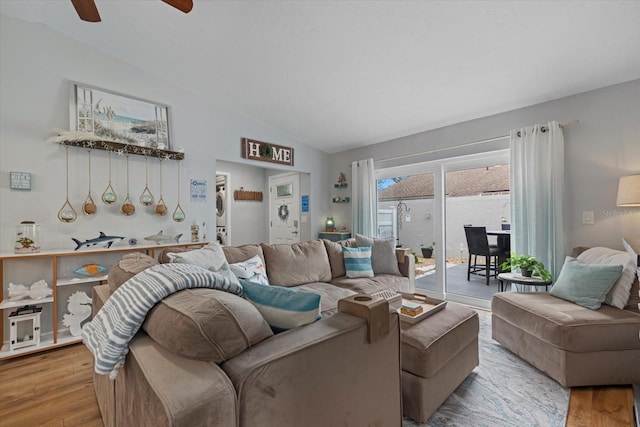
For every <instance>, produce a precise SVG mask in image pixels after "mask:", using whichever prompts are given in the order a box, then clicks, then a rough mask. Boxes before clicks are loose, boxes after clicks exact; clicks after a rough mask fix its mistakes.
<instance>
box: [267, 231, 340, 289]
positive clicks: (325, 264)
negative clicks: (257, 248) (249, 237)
mask: <svg viewBox="0 0 640 427" xmlns="http://www.w3.org/2000/svg"><path fill="white" fill-rule="evenodd" d="M262 252H263V253H264V260H265V264H266V266H267V276H269V283H271V284H272V285H279V286H297V285H303V284H305V283H311V282H328V281H330V280H331V265H330V264H329V257H328V256H327V250H326V249H325V247H324V243H322V240H312V241H309V242H301V243H291V244H289V243H287V244H275V245H267V244H263V245H262Z"/></svg>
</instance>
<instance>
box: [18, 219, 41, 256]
mask: <svg viewBox="0 0 640 427" xmlns="http://www.w3.org/2000/svg"><path fill="white" fill-rule="evenodd" d="M41 242H42V240H41V225H40V224H36V223H34V222H33V221H22V222H21V223H20V224H18V225H16V235H15V243H14V248H15V253H17V254H29V253H34V252H40V245H41Z"/></svg>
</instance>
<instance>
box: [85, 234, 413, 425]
mask: <svg viewBox="0 0 640 427" xmlns="http://www.w3.org/2000/svg"><path fill="white" fill-rule="evenodd" d="M342 244H343V245H347V246H351V247H354V246H356V242H355V240H354V239H351V240H349V241H345V242H342ZM223 249H224V255H225V257H226V259H227V260H228V262H229V263H232V264H233V263H238V262H242V261H246V260H248V259H250V258H252V257H255V256H258V257H259V258H260V259H261V260H263V261H264V265H265V267H266V272H267V275H268V279H269V282H271V283H272V284H278V285H280V286H283V287H290V288H295V289H297V290H309V291H313V292H315V293H317V294H319V295H320V296H321V298H320V304H321V309H320V311H321V314H322V318H321V319H320V320H317V321H315V322H313V323H310V324H307V325H304V326H301V327H297V328H295V329H291V330H288V331H286V332H282V333H278V334H274V333H273V332H272V329H271V328H270V327H269V325H268V324H267V323H266V322H265V320H264V318H263V316H262V315H261V314H260V313H259V312H258V311H257V310H256V308H255V307H254V306H253V305H252V304H251V303H249V302H248V301H246V300H245V299H243V298H240V297H238V296H236V295H232V294H229V293H225V292H221V291H217V290H211V289H187V290H184V291H181V292H177V293H175V294H173V295H171V296H169V297H166V298H164V299H163V300H162V301H161V303H159V304H157V305H156V306H155V307H154V308H153V309H152V310H151V311H150V312H149V314H148V315H147V317H146V320H145V323H144V325H143V328H142V329H141V330H140V331H139V332H138V333H137V335H136V336H135V338H134V339H133V340H132V341H131V342H130V345H129V353H128V355H127V359H126V363H125V364H124V366H123V367H122V369H121V370H120V372H119V375H118V376H117V377H116V379H115V380H110V379H109V378H108V377H107V376H105V375H97V374H96V375H95V376H94V385H95V390H96V396H97V400H98V403H99V407H100V411H101V413H102V417H103V421H104V424H105V425H106V426H133V425H135V426H146V425H149V426H151V425H153V426H189V427H196V426H234V427H235V426H247V427H253V426H318V427H320V426H323V427H324V426H338V425H350V426H367V425H377V426H396V425H400V424H401V418H402V402H401V384H400V377H401V366H400V363H401V361H400V322H399V319H398V315H397V313H396V312H395V311H394V310H391V309H389V310H388V332H387V333H386V334H384V335H383V336H382V337H380V338H379V339H377V340H376V341H375V342H369V341H370V340H369V339H368V324H367V321H366V320H365V319H362V318H359V317H356V316H353V315H351V314H346V313H343V312H340V310H338V308H337V307H338V301H339V300H341V299H343V298H345V297H349V296H352V295H354V294H356V293H367V294H371V293H374V292H377V291H380V290H384V289H389V288H391V289H395V290H399V291H404V292H412V291H413V279H412V276H413V272H414V258H413V256H412V255H410V254H405V253H404V252H401V253H400V255H399V256H398V257H397V258H396V257H395V254H392V257H393V262H395V263H396V265H397V271H398V272H399V273H400V274H376V275H375V277H366V278H354V279H349V278H346V277H345V264H344V258H343V255H342V246H341V244H340V243H336V242H330V241H328V240H314V241H310V242H304V243H296V244H286V245H266V244H261V245H259V244H255V245H244V246H238V247H224V248H223ZM176 251H179V249H175V250H174V252H176ZM169 252H171V251H169ZM168 256H169V255H168V253H167V251H165V252H164V253H163V254H162V255H161V256H160V258H161V259H160V261H167V258H168ZM155 263H156V261H155V260H153V259H151V258H149V257H146V256H144V255H142V254H129V255H126V256H125V257H123V259H122V260H120V262H119V263H117V264H116V265H115V266H114V267H113V268H112V269H111V271H110V273H109V283H108V284H106V285H102V286H98V287H96V288H94V295H93V299H94V306H93V307H94V312H96V311H97V310H99V309H100V308H101V307H102V306H103V305H104V304H105V302H106V301H107V300H108V298H109V296H110V295H111V293H112V292H114V291H115V289H117V287H118V286H120V285H121V284H122V283H123V282H125V281H126V280H127V279H129V278H131V277H133V276H134V275H135V274H137V273H138V272H140V271H143V270H145V269H146V268H148V267H149V266H150V265H152V264H155Z"/></svg>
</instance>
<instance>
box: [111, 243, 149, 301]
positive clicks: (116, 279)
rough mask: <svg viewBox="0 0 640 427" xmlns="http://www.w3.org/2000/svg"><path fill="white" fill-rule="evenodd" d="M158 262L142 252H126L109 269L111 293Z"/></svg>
mask: <svg viewBox="0 0 640 427" xmlns="http://www.w3.org/2000/svg"><path fill="white" fill-rule="evenodd" d="M157 264H158V261H156V260H155V259H153V258H151V257H150V256H149V255H145V254H141V253H140V252H136V253H132V254H126V255H125V256H123V257H122V258H120V260H119V261H118V262H117V263H115V264H114V265H113V267H111V269H110V270H109V274H108V276H107V283H108V284H109V289H111V293H113V292H115V291H116V289H118V288H119V287H120V286H121V285H122V284H123V283H124V282H126V281H127V280H129V279H131V278H132V277H133V276H135V275H136V274H138V273H140V272H141V271H144V270H146V269H147V268H149V267H153V266H154V265H157Z"/></svg>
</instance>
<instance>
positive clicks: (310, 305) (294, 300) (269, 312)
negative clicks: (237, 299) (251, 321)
mask: <svg viewBox="0 0 640 427" xmlns="http://www.w3.org/2000/svg"><path fill="white" fill-rule="evenodd" d="M240 284H241V285H242V288H243V289H244V295H245V298H246V299H247V300H249V302H251V303H252V304H253V305H254V306H255V307H256V308H257V309H258V311H259V312H260V314H262V317H264V320H266V321H267V323H268V324H269V326H271V329H272V330H273V332H275V333H278V332H282V331H285V330H287V329H292V328H296V327H298V326H302V325H306V324H309V323H313V322H315V321H316V320H318V319H320V318H321V317H322V315H321V314H320V295H319V294H316V293H314V292H308V291H301V290H297V289H291V288H285V287H284V286H269V285H260V284H257V283H252V282H249V281H247V280H244V279H240Z"/></svg>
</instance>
